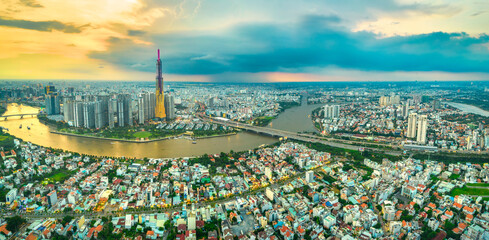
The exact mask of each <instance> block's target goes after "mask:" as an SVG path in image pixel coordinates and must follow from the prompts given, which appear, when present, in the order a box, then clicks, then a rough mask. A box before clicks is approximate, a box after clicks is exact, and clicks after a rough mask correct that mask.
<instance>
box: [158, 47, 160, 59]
mask: <svg viewBox="0 0 489 240" xmlns="http://www.w3.org/2000/svg"><path fill="white" fill-rule="evenodd" d="M158 60H160V49H159V48H158Z"/></svg>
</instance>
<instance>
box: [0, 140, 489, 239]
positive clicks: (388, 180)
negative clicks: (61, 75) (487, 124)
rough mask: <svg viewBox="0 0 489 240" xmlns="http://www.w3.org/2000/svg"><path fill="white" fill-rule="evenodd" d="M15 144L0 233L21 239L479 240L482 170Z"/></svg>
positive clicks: (287, 153)
mask: <svg viewBox="0 0 489 240" xmlns="http://www.w3.org/2000/svg"><path fill="white" fill-rule="evenodd" d="M15 145H16V147H15V149H13V150H11V151H9V152H4V151H2V157H3V160H4V161H3V164H2V169H1V171H2V174H3V177H2V178H1V180H0V184H1V185H2V196H4V197H5V199H2V201H4V202H5V203H4V204H3V205H2V212H3V213H2V214H4V216H5V217H6V218H2V221H3V222H2V223H0V224H1V228H0V231H1V232H2V234H3V235H1V236H3V237H0V238H6V237H10V236H12V234H13V232H12V231H9V230H8V224H9V223H8V221H9V219H10V218H9V217H12V216H16V215H18V216H21V217H22V218H23V219H24V220H25V221H26V222H25V223H24V224H22V227H21V228H19V229H20V231H19V232H17V233H15V234H17V236H19V237H23V238H26V239H42V238H55V239H64V238H70V237H72V238H74V239H92V238H99V239H110V238H112V239H115V238H127V239H132V238H139V239H142V238H147V239H158V238H169V239H174V238H175V239H202V238H205V239H234V238H236V237H238V238H239V239H301V238H305V239H328V238H331V237H333V236H334V237H336V238H339V239H378V238H406V239H427V238H431V237H437V238H438V237H439V238H440V239H441V238H444V237H450V238H453V239H477V238H486V237H489V233H488V232H487V231H486V230H485V229H486V228H487V227H488V226H489V224H488V223H489V213H488V211H487V209H488V204H489V202H488V201H487V197H485V196H478V195H481V194H480V191H477V190H481V191H485V192H489V191H487V190H486V189H479V188H483V187H485V186H487V185H489V184H488V182H489V165H487V164H483V165H480V164H470V163H468V162H467V163H450V164H444V163H441V162H435V161H420V160H416V159H412V158H409V157H405V158H403V159H402V160H400V161H391V160H389V159H387V158H384V159H382V160H381V161H378V160H376V161H374V160H371V159H369V158H366V157H365V158H364V159H363V161H362V160H358V157H353V156H352V155H349V154H347V155H332V154H331V153H328V152H321V151H317V150H314V149H311V148H309V147H308V146H307V144H301V143H296V142H291V141H285V142H281V143H277V144H275V145H271V146H266V147H262V148H258V149H255V150H250V151H246V152H240V153H234V152H232V153H227V154H226V153H221V154H213V155H205V156H202V157H198V158H179V159H146V160H135V159H124V158H103V157H94V156H82V155H79V154H76V153H69V152H63V151H59V150H55V149H49V148H44V147H40V146H37V145H34V144H31V143H29V142H22V141H20V140H17V139H16V140H15ZM365 155H367V153H365ZM487 195H489V193H488V194H487Z"/></svg>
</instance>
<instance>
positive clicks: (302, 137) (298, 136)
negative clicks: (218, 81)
mask: <svg viewBox="0 0 489 240" xmlns="http://www.w3.org/2000/svg"><path fill="white" fill-rule="evenodd" d="M199 117H200V119H201V120H202V121H205V122H209V123H217V124H220V125H223V126H227V127H233V128H239V129H243V130H246V131H250V132H255V133H259V134H265V135H270V136H273V137H287V138H288V139H295V140H299V141H304V142H317V143H321V144H324V145H329V146H332V147H338V148H345V149H350V150H358V148H359V147H360V146H365V145H376V146H384V147H391V145H389V144H382V143H370V142H355V141H352V140H345V139H337V138H327V137H320V136H316V135H313V134H306V133H295V132H289V131H285V130H280V129H274V128H268V127H259V126H253V125H250V124H246V123H240V122H235V121H232V120H228V121H223V120H218V119H215V118H208V117H206V116H203V115H200V116H199ZM352 144H357V145H352ZM375 148H376V147H375ZM386 153H387V154H391V155H401V154H402V152H401V151H395V150H387V151H386Z"/></svg>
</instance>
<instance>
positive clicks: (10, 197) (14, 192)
mask: <svg viewBox="0 0 489 240" xmlns="http://www.w3.org/2000/svg"><path fill="white" fill-rule="evenodd" d="M16 197H17V188H13V189H12V190H10V191H9V192H8V193H7V195H6V196H5V201H6V202H8V203H12V202H13V201H14V200H15V198H16Z"/></svg>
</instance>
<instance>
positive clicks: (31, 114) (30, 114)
mask: <svg viewBox="0 0 489 240" xmlns="http://www.w3.org/2000/svg"><path fill="white" fill-rule="evenodd" d="M39 115H46V114H45V113H19V114H8V115H2V116H1V117H0V120H3V121H7V120H8V118H12V117H20V119H23V118H24V116H27V117H37V116H39Z"/></svg>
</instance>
